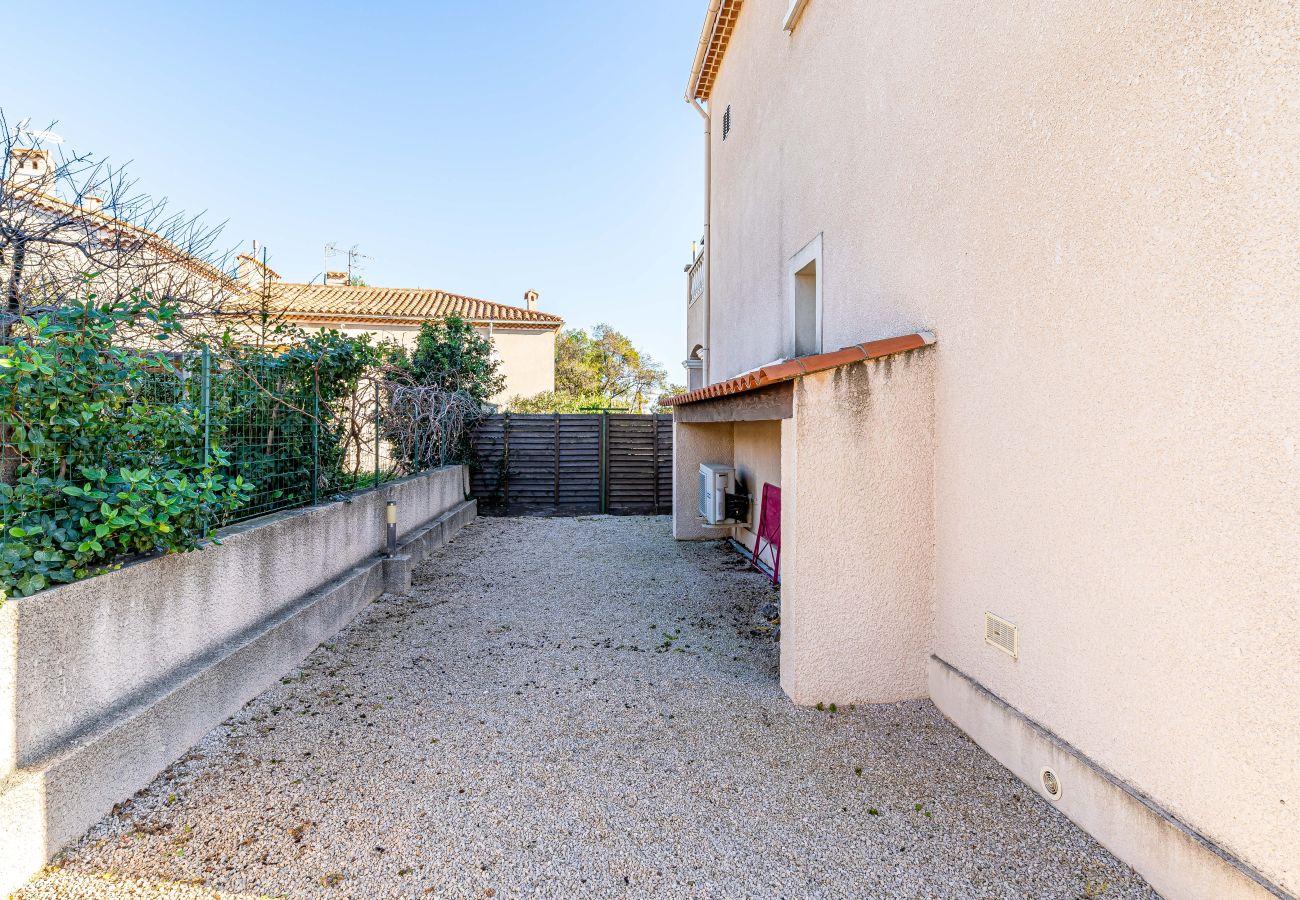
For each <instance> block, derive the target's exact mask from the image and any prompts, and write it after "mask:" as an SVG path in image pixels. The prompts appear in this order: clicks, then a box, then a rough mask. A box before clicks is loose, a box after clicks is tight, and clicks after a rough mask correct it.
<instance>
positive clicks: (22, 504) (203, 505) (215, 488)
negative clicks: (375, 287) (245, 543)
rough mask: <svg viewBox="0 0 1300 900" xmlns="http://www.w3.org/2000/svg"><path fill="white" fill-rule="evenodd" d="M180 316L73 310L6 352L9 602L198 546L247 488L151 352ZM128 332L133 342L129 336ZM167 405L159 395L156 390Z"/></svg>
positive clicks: (0, 363) (1, 504)
mask: <svg viewBox="0 0 1300 900" xmlns="http://www.w3.org/2000/svg"><path fill="white" fill-rule="evenodd" d="M142 326H147V327H148V328H149V330H150V331H153V332H156V334H155V335H154V338H153V341H152V342H151V345H152V346H159V344H158V343H157V342H158V341H165V340H166V339H168V338H169V337H170V336H171V335H173V334H174V333H175V332H176V330H177V326H176V319H175V314H174V311H172V310H169V309H166V308H161V309H160V308H156V307H153V306H152V305H151V304H149V303H147V302H145V301H144V300H140V299H138V298H137V299H133V300H132V301H131V302H129V303H113V304H106V305H102V306H100V305H96V303H95V302H94V300H93V295H92V299H89V300H87V301H85V302H80V303H72V304H68V305H65V306H63V307H62V308H60V309H58V310H55V311H51V312H49V313H46V314H44V315H42V316H41V317H40V318H31V317H25V318H23V319H22V320H20V322H19V323H15V328H14V329H13V333H12V334H11V335H10V337H9V340H8V342H7V343H5V344H0V444H2V445H3V448H4V458H3V460H0V599H3V597H4V596H5V595H7V594H17V595H18V596H27V595H29V594H32V593H35V592H36V591H39V590H41V589H42V588H45V587H48V586H50V585H52V584H58V583H66V582H70V581H74V580H76V579H78V578H85V577H87V576H89V575H93V574H96V573H98V572H101V571H104V570H105V569H108V568H111V567H112V566H113V565H115V564H116V563H117V562H118V561H119V560H120V559H121V558H122V557H123V556H124V555H128V554H134V553H153V552H160V551H161V552H167V553H171V552H178V551H184V550H190V549H193V548H194V547H196V546H197V545H198V543H199V541H200V540H201V539H202V538H203V537H205V536H207V535H209V534H210V533H211V531H212V528H213V526H214V524H215V523H216V521H217V520H218V518H219V517H220V516H221V515H222V514H223V513H225V512H227V511H230V510H233V509H236V508H238V507H239V506H240V505H241V504H242V503H244V502H245V501H246V500H247V498H248V493H249V489H250V485H249V484H248V483H247V482H246V480H245V479H244V478H242V477H241V476H239V475H238V474H237V473H235V472H233V471H232V470H231V468H230V461H229V458H228V456H227V454H225V453H224V452H222V451H221V450H220V449H219V448H217V447H216V446H214V445H209V446H206V447H205V446H204V440H203V435H204V428H203V426H204V422H203V416H202V412H201V410H200V408H199V406H198V404H197V403H196V402H195V400H196V399H197V398H194V397H192V396H191V394H192V391H189V390H188V389H186V387H185V385H184V382H183V381H180V380H179V379H181V376H182V374H183V373H180V372H178V371H177V369H176V368H175V367H174V365H173V364H172V362H171V360H170V359H169V357H168V356H167V355H166V354H165V353H163V352H161V351H153V352H146V351H144V350H141V349H139V347H140V346H142V345H143V344H144V341H142V340H141V339H140V337H139V331H140V329H141V327H142ZM128 335H130V336H131V337H130V338H129V339H128ZM160 380H161V381H163V382H165V383H169V385H170V386H171V387H172V390H171V391H170V393H171V394H172V396H171V397H170V398H169V399H163V400H158V399H151V397H150V393H151V391H152V390H154V388H155V386H156V385H157V384H158V382H159V381H160Z"/></svg>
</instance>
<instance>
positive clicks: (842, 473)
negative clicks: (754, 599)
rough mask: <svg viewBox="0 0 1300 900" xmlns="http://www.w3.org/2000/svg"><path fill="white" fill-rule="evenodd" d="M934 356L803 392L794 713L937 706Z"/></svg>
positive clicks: (784, 653) (789, 484) (789, 500)
mask: <svg viewBox="0 0 1300 900" xmlns="http://www.w3.org/2000/svg"><path fill="white" fill-rule="evenodd" d="M933 374H934V367H933V355H932V354H931V352H930V351H929V350H921V351H917V352H914V353H908V354H903V355H901V356H897V357H888V358H886V359H882V360H877V361H875V362H870V363H865V364H862V365H856V366H848V367H846V368H843V369H836V370H833V371H831V372H825V373H821V374H818V375H812V376H809V377H807V378H803V379H801V380H800V381H799V384H798V387H797V388H796V389H795V414H794V418H793V419H789V420H786V422H787V423H788V424H786V425H785V428H784V434H783V435H782V437H783V439H784V440H783V441H782V477H783V482H784V483H783V485H782V489H781V569H782V573H783V578H782V585H781V687H782V688H783V689H784V690H785V692H786V693H787V694H788V695H789V696H790V698H791V699H792V700H794V701H795V702H796V703H817V702H821V701H826V702H832V701H833V702H836V703H841V704H843V703H850V702H859V703H861V702H867V703H888V702H892V701H895V700H909V699H915V698H918V697H924V696H926V695H927V688H926V660H927V658H928V655H929V652H930V649H929V648H930V643H931V635H932V633H933V628H934V622H933V613H934V554H933V541H934V518H933V512H934V510H933V506H932V503H931V497H932V494H931V479H932V473H933V466H934V456H933V428H934V420H933V416H932V412H933V396H934V393H933V391H934V383H933Z"/></svg>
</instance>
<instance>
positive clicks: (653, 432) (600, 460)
mask: <svg viewBox="0 0 1300 900" xmlns="http://www.w3.org/2000/svg"><path fill="white" fill-rule="evenodd" d="M473 447H474V456H475V459H474V464H473V466H472V468H471V474H470V486H471V490H473V492H474V495H475V496H476V497H477V498H478V500H479V509H480V510H481V511H482V512H484V513H485V514H488V515H586V514H591V513H600V512H608V513H613V514H619V515H633V514H652V513H669V512H672V457H673V423H672V416H668V415H656V416H639V415H634V414H630V413H611V414H603V413H578V414H562V415H546V414H540V415H538V414H519V415H516V414H500V415H495V416H490V417H488V418H487V419H485V420H484V421H483V422H482V423H480V425H479V426H478V428H477V429H476V430H475V432H474V435H473Z"/></svg>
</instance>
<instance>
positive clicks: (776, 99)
mask: <svg viewBox="0 0 1300 900" xmlns="http://www.w3.org/2000/svg"><path fill="white" fill-rule="evenodd" d="M789 8H790V4H789V2H788V0H746V2H745V3H744V4H743V8H742V9H741V10H740V12H739V15H738V17H737V18H736V20H735V29H734V32H733V33H732V34H731V37H730V42H729V44H728V45H727V47H726V50H725V55H724V56H723V57H722V59H721V64H720V68H719V69H718V71H717V75H716V80H715V81H714V82H713V83H712V85H711V93H710V94H709V95H708V108H709V111H710V114H711V121H710V132H711V136H710V160H709V164H710V169H711V176H710V180H709V191H710V197H711V202H710V203H709V210H708V219H709V237H708V250H707V253H708V260H707V266H708V270H709V279H708V283H709V289H708V291H707V294H706V296H705V297H704V298H703V303H704V304H705V307H704V310H703V312H696V311H695V310H694V308H693V307H692V308H691V311H690V314H689V315H688V332H689V333H688V340H687V346H686V348H685V349H686V350H687V352H688V353H689V351H690V350H691V349H692V348H693V347H694V346H696V345H697V344H700V345H704V347H705V352H704V357H705V360H706V367H705V379H704V380H705V383H707V384H712V383H717V382H721V381H724V380H725V379H728V378H731V377H733V376H736V375H739V374H740V373H743V372H747V371H750V370H753V369H754V368H756V367H758V366H762V365H763V364H765V363H769V362H771V361H772V360H775V359H779V358H782V357H789V356H791V355H792V352H793V350H794V337H795V335H794V326H793V322H794V321H795V318H796V317H795V315H794V312H793V310H792V304H793V303H794V299H795V297H796V295H798V294H799V293H800V291H801V290H803V289H802V288H801V287H799V284H798V283H797V282H796V279H795V278H794V273H793V271H792V268H793V265H792V261H796V260H797V265H798V266H800V267H802V266H803V264H804V263H805V262H806V261H807V260H808V259H809V258H810V257H809V254H810V253H812V254H813V255H814V256H815V268H816V279H817V283H816V288H817V290H816V294H817V295H819V299H820V303H819V307H820V308H819V310H818V315H817V317H816V319H817V322H818V325H819V330H820V349H822V350H825V351H830V350H834V349H836V348H839V347H842V346H846V345H849V344H854V343H858V342H861V341H867V340H873V339H880V338H887V337H891V336H895V335H903V334H908V333H911V332H914V331H919V330H926V331H930V332H933V333H934V334H935V335H936V337H937V343H936V344H935V345H934V346H933V347H927V348H925V349H923V350H918V351H913V352H912V353H910V354H905V355H900V356H897V357H892V358H890V359H885V360H877V361H873V362H868V363H859V364H856V365H855V366H851V367H846V368H844V369H840V370H835V371H834V372H831V373H821V374H818V375H813V376H808V377H805V378H803V379H800V380H799V381H798V382H796V384H797V388H796V392H795V401H794V408H793V413H792V415H790V416H788V417H786V418H783V419H781V421H780V425H779V433H780V437H779V439H778V438H777V437H776V436H775V435H774V434H773V433H772V431H771V429H770V428H769V429H768V431H766V432H764V434H765V435H766V437H764V438H763V442H765V446H757V445H756V442H755V441H753V440H750V439H749V438H751V437H753V436H754V434H755V429H754V428H753V427H752V425H751V424H750V423H736V424H733V425H732V426H730V432H728V433H727V434H726V435H725V437H724V436H723V433H724V432H727V429H728V426H727V425H726V424H722V423H711V424H687V423H684V422H683V423H681V424H679V426H678V429H677V432H678V436H679V443H680V444H681V446H680V447H679V448H678V470H677V475H678V479H677V480H678V487H677V495H678V501H679V502H678V504H677V524H676V526H675V527H676V533H677V534H678V536H680V537H707V536H711V535H716V534H717V530H716V529H715V530H709V529H704V528H701V527H700V526H699V523H698V522H696V521H694V517H695V508H696V505H695V476H694V470H695V468H696V467H698V463H699V462H701V461H707V462H727V463H732V464H735V465H736V466H737V467H739V468H742V469H743V468H745V467H746V466H753V467H759V466H762V465H766V464H765V463H763V462H762V460H770V459H771V458H772V456H773V454H774V453H779V456H780V459H781V465H780V472H779V481H780V484H781V486H782V490H783V498H782V504H783V523H782V524H783V530H782V540H783V545H784V546H783V550H782V552H783V559H782V569H783V585H782V605H783V612H782V624H783V635H782V659H781V663H782V684H783V686H784V687H785V689H786V690H787V691H788V692H789V693H790V695H791V696H792V697H793V698H794V699H795V700H796V701H797V702H800V703H809V702H817V701H828V702H829V701H837V702H847V701H854V700H889V699H898V698H901V697H922V696H928V695H930V696H933V697H934V699H935V701H936V702H937V703H938V704H939V705H940V708H941V709H943V710H944V711H945V713H947V714H948V715H949V716H950V717H951V718H953V719H954V720H955V721H957V722H958V724H961V725H962V727H964V728H966V729H967V730H968V731H969V732H970V733H971V734H972V736H973V737H975V739H976V740H978V741H979V742H980V743H981V744H982V745H983V746H985V747H986V748H988V749H989V750H990V752H992V753H994V755H996V756H998V758H999V759H1001V760H1002V761H1003V762H1004V763H1006V764H1007V765H1008V766H1009V767H1011V768H1012V770H1013V771H1015V772H1016V773H1017V774H1020V775H1022V777H1025V778H1026V780H1027V781H1029V782H1030V783H1031V784H1033V785H1034V786H1035V787H1037V788H1040V791H1041V787H1040V785H1039V784H1038V783H1037V774H1038V768H1039V767H1041V766H1045V765H1048V762H1046V761H1043V762H1039V763H1036V764H1035V763H1034V762H1033V761H1034V760H1055V761H1056V762H1055V763H1054V764H1055V765H1058V766H1062V767H1065V766H1067V763H1068V765H1069V766H1070V767H1071V768H1069V771H1070V772H1071V773H1074V772H1077V773H1078V774H1077V776H1070V777H1065V776H1063V780H1064V781H1065V795H1064V796H1063V798H1062V800H1061V801H1060V808H1061V809H1062V811H1063V812H1065V813H1066V814H1067V815H1070V816H1071V817H1072V818H1074V819H1075V820H1076V821H1079V822H1080V823H1081V824H1083V825H1084V827H1087V828H1089V830H1091V831H1092V832H1093V833H1094V834H1096V835H1097V836H1098V837H1099V839H1101V840H1102V841H1103V842H1104V843H1106V844H1107V845H1108V846H1110V847H1111V848H1112V849H1113V850H1115V851H1116V852H1117V853H1119V854H1120V855H1121V856H1122V857H1123V858H1125V859H1126V860H1127V861H1129V862H1130V863H1132V864H1134V865H1135V866H1136V867H1137V868H1138V869H1139V871H1141V872H1142V873H1143V874H1144V875H1145V876H1146V877H1147V878H1148V879H1149V880H1151V881H1152V884H1153V885H1155V886H1156V887H1157V889H1159V890H1162V891H1163V892H1165V893H1166V894H1167V895H1169V896H1179V897H1182V896H1189V897H1190V896H1202V897H1233V896H1255V895H1256V894H1258V895H1260V896H1264V895H1265V893H1264V892H1266V891H1268V890H1272V891H1275V892H1283V893H1290V894H1297V893H1300V664H1297V659H1300V603H1297V597H1300V553H1298V552H1297V549H1298V548H1300V513H1298V512H1297V511H1298V510H1300V478H1298V477H1297V455H1296V444H1297V439H1298V438H1300V403H1297V397H1300V359H1298V356H1297V353H1296V350H1295V347H1296V346H1297V343H1298V342H1300V315H1298V313H1297V310H1298V304H1300V296H1298V293H1300V291H1298V287H1297V286H1298V285H1300V242H1297V237H1296V236H1297V235H1300V193H1298V189H1297V185H1300V171H1297V169H1300V152H1297V147H1300V125H1298V124H1297V117H1296V110H1297V109H1300V50H1298V49H1297V48H1300V13H1298V12H1297V7H1296V6H1295V5H1294V4H1287V3H1270V4H1261V3H1246V2H1225V3H1214V4H1211V3H1165V2H1149V0H1111V2H1103V3H1093V2H1084V0H1062V2H1059V3H1050V4H1049V3H1030V2H999V3H993V4H987V5H983V6H980V7H978V8H976V7H972V6H968V5H963V4H950V3H937V2H936V3H921V4H888V3H879V2H874V0H836V2H831V0H809V2H808V3H807V4H806V7H805V8H804V9H803V12H802V14H801V15H800V16H799V18H798V20H797V22H796V23H795V25H794V28H793V30H792V31H786V30H783V28H782V25H783V22H784V20H785V17H786V13H787V11H788V10H789ZM728 108H730V116H729V120H730V128H729V133H728V135H727V137H726V139H725V140H724V139H723V136H722V128H721V125H720V120H721V118H722V116H723V115H724V111H725V110H727V109H728ZM801 251H802V252H803V254H804V255H803V256H802V257H800V254H801ZM696 305H698V302H697V304H696ZM707 402H709V401H704V402H703V403H702V404H701V405H704V404H705V403H707ZM678 412H679V415H680V413H681V408H680V407H679V409H678ZM705 433H707V434H708V435H709V438H708V439H707V440H705V439H704V438H703V437H701V435H703V434H705ZM742 435H745V436H742ZM728 452H729V453H730V455H729V456H725V455H723V454H725V453H728ZM704 453H707V454H713V456H712V457H710V458H703V459H702V458H701V454H704ZM768 480H772V479H770V478H769V479H768ZM986 612H993V613H995V614H997V615H999V616H1002V617H1004V618H1005V619H1007V620H1009V621H1011V622H1013V623H1014V624H1015V625H1016V626H1018V634H1019V656H1018V658H1012V657H1011V656H1009V655H1007V654H1005V653H1003V652H1001V651H999V650H997V649H994V648H993V647H992V646H990V645H989V644H986V643H985V640H984V637H985V613H986ZM883 651H887V652H885V653H884V655H883V656H882V655H881V653H882V652H883ZM931 655H933V656H934V657H936V658H937V659H936V660H931V659H930V657H931ZM936 666H937V667H938V668H935V667H936ZM945 666H946V667H949V668H951V669H953V670H956V671H958V672H960V673H962V674H963V675H964V676H965V678H967V679H969V684H970V685H973V687H970V688H969V689H965V688H963V689H960V690H959V689H957V688H954V687H952V686H951V685H950V684H949V682H950V681H952V679H949V678H948V677H947V676H943V675H936V674H935V672H946V671H948V668H944V667H945ZM927 667H929V668H930V669H931V672H930V674H929V676H928V678H927ZM936 679H938V680H936ZM958 681H960V679H958ZM952 683H953V684H955V683H957V682H955V681H953V682H952ZM961 683H962V684H966V683H967V682H961ZM936 686H938V687H936ZM940 688H941V689H940ZM999 702H1001V703H1005V705H1006V708H1007V709H1009V710H1011V711H1012V713H1011V714H1009V715H1011V716H1012V719H1014V718H1015V716H1020V717H1023V719H1024V721H1027V722H1029V723H1031V727H1027V728H1026V729H1025V731H1024V735H1023V736H1022V737H1021V738H1017V740H1018V741H1020V743H1018V744H1016V746H1015V749H1014V750H1013V749H1009V748H1010V747H1011V745H1010V744H1009V743H1008V740H1007V735H1008V734H1009V733H1010V732H1009V731H1008V729H1010V728H1012V726H1011V725H1008V724H1006V723H1005V722H1004V721H1003V719H1001V718H999V715H997V714H995V713H996V711H997V710H998V709H1000V707H998V706H997V704H998V703H999ZM1007 721H1011V720H1010V719H1008V720H1007ZM1016 721H1019V720H1018V719H1017V720H1016ZM1062 747H1065V748H1067V749H1066V750H1062V749H1061V748H1062ZM1062 754H1063V755H1062ZM1067 757H1068V760H1067ZM1088 773H1092V774H1091V775H1089V774H1088ZM1097 773H1101V774H1097ZM1089 778H1093V779H1094V780H1096V785H1095V790H1094V789H1093V788H1092V787H1087V788H1086V789H1085V785H1086V784H1092V782H1089V781H1088V779H1089ZM1084 798H1087V799H1084ZM1153 809H1154V810H1156V812H1155V813H1152V812H1151V811H1152V810H1153ZM1148 814H1149V815H1148ZM1144 816H1147V817H1146V818H1144ZM1151 816H1154V818H1151ZM1153 823H1163V825H1161V826H1160V827H1166V828H1167V831H1160V830H1159V828H1158V827H1157V824H1153ZM1170 823H1173V824H1170ZM1183 842H1190V843H1183ZM1189 848H1190V849H1189ZM1198 848H1199V849H1198ZM1198 854H1200V855H1198ZM1207 854H1208V855H1207ZM1211 857H1213V859H1211ZM1192 858H1195V859H1201V860H1202V861H1203V862H1205V865H1206V866H1207V868H1205V869H1204V870H1202V869H1198V868H1196V867H1195V865H1193V864H1192V863H1189V862H1188V861H1187V860H1188V859H1192ZM1215 859H1217V860H1218V861H1219V863H1222V865H1219V864H1216V863H1214V860H1215ZM1224 860H1227V863H1224V862H1223V861H1224ZM1216 865H1217V867H1216ZM1189 872H1198V873H1201V872H1204V873H1208V874H1203V877H1202V876H1201V875H1198V876H1197V877H1196V878H1192V877H1190V876H1189V875H1188V873H1189Z"/></svg>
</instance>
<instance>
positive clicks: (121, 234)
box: [0, 147, 241, 322]
mask: <svg viewBox="0 0 1300 900" xmlns="http://www.w3.org/2000/svg"><path fill="white" fill-rule="evenodd" d="M56 168H57V167H56V165H55V164H54V162H53V161H52V160H51V158H50V153H49V151H47V150H43V149H39V148H30V147H11V148H10V151H9V160H8V165H7V166H6V167H5V176H4V182H3V184H0V206H3V209H0V295H3V300H4V305H5V306H7V307H16V309H11V310H10V313H11V314H12V313H14V312H24V311H27V310H28V309H41V308H42V307H43V306H44V305H46V304H55V303H59V302H63V301H66V300H67V299H68V296H69V295H70V294H74V295H77V296H79V297H85V296H87V295H88V294H90V293H92V292H93V293H94V295H95V296H96V298H97V299H98V301H99V302H101V303H102V302H104V301H107V300H120V299H126V298H129V297H130V296H132V294H135V293H139V292H148V293H149V294H150V295H151V296H153V297H154V298H156V299H166V300H170V301H172V302H174V303H176V304H177V306H178V307H180V309H181V311H182V313H184V314H185V315H187V316H188V317H190V318H191V319H194V318H196V317H203V316H205V315H209V314H212V313H214V312H215V311H217V310H219V309H221V307H222V305H223V302H224V301H225V300H226V299H228V298H229V297H231V296H233V295H235V294H237V293H239V291H240V290H241V289H240V287H239V285H238V284H237V283H236V282H235V281H234V280H233V279H232V278H230V276H228V275H227V274H226V273H225V272H223V271H221V269H219V268H217V267H216V266H214V265H211V264H210V263H208V262H205V261H204V260H203V259H200V258H199V257H198V256H196V255H194V254H193V253H191V252H189V250H187V249H186V247H185V246H183V243H184V241H186V240H193V241H197V242H199V243H204V241H205V237H204V233H203V232H202V231H201V230H200V229H195V228H193V227H191V226H190V225H189V224H188V223H187V222H184V221H180V220H177V219H176V218H174V217H172V216H169V215H167V214H166V213H165V211H164V210H163V208H162V206H161V205H158V206H154V205H152V204H151V203H149V202H147V201H145V202H136V201H134V200H131V199H127V200H124V201H122V202H123V205H124V206H126V207H128V208H129V211H131V212H134V213H137V214H138V215H140V216H142V217H143V218H144V219H145V220H146V221H156V222H157V223H158V225H159V227H160V228H161V229H162V230H164V231H165V232H167V233H174V235H173V237H174V238H175V240H174V239H173V238H171V237H167V236H164V235H162V234H158V233H155V232H154V231H151V230H150V229H149V227H147V226H142V225H140V224H134V223H132V222H126V221H123V220H122V219H119V218H115V216H114V215H113V214H112V213H115V212H117V211H118V208H117V204H116V203H114V202H112V201H110V203H109V205H108V206H107V207H105V205H104V200H103V199H101V198H99V197H95V196H92V195H90V194H82V195H80V196H77V197H73V198H71V199H65V198H63V197H60V196H58V195H57V194H56V184H55V173H56ZM176 240H179V241H180V242H181V243H177V242H176ZM88 273H93V279H92V280H91V281H90V282H89V283H86V282H84V281H83V279H84V278H85V277H86V275H87V274H88ZM209 317H210V318H211V316H209ZM212 321H214V322H215V321H216V320H215V318H213V319H212Z"/></svg>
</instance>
